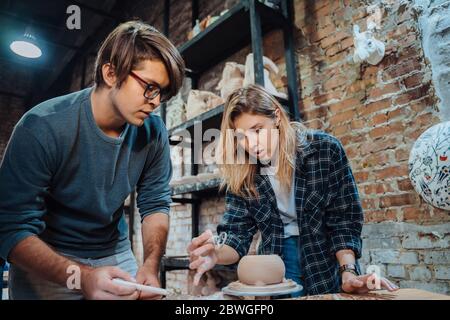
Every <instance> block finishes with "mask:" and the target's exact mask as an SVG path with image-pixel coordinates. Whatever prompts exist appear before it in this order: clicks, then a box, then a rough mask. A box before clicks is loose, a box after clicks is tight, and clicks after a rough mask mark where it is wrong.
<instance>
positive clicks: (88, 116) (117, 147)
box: [0, 88, 172, 260]
mask: <svg viewBox="0 0 450 320" xmlns="http://www.w3.org/2000/svg"><path fill="white" fill-rule="evenodd" d="M91 92H92V88H88V89H85V90H82V91H79V92H75V93H72V94H69V95H66V96H62V97H57V98H54V99H51V100H48V101H45V102H43V103H41V104H39V105H37V106H35V107H34V108H32V109H31V110H30V111H28V112H27V113H26V114H25V115H24V116H23V117H22V119H21V120H20V121H19V122H18V123H17V125H16V126H15V128H14V131H13V133H12V136H11V138H10V141H9V142H8V145H7V148H6V151H5V154H4V158H3V161H2V163H1V165H0V258H3V259H5V260H6V259H7V258H8V255H9V253H10V251H11V249H12V248H13V247H14V246H15V245H16V244H17V243H18V242H19V241H21V240H23V239H24V238H26V237H29V236H32V235H37V236H39V238H40V239H42V240H43V241H45V242H46V243H47V244H48V245H50V246H51V247H53V248H54V249H56V250H57V251H60V252H62V253H67V254H71V255H75V256H78V257H81V258H99V257H104V256H108V255H112V254H115V253H120V252H122V251H125V250H127V249H128V248H129V247H130V242H129V240H128V227H127V223H126V221H125V218H124V210H123V202H124V200H125V199H126V197H127V196H128V194H129V193H130V192H131V191H132V190H133V189H134V188H135V187H137V194H138V195H137V206H138V209H139V213H140V215H141V218H142V219H143V218H144V217H145V216H147V215H150V214H152V213H155V212H162V213H166V214H168V213H169V205H170V202H171V197H170V188H169V181H170V178H171V176H172V166H171V161H170V150H169V143H168V135H167V130H166V128H165V126H164V123H163V122H162V120H161V118H160V117H158V116H155V115H150V116H149V117H148V118H147V119H146V120H145V123H144V124H143V125H142V126H141V127H136V126H132V125H128V124H127V125H126V127H125V129H124V131H123V132H122V134H121V136H120V137H119V138H112V137H109V136H107V135H105V134H104V133H103V131H101V129H100V128H99V127H98V126H97V124H96V123H95V120H94V116H93V113H92V106H91V102H90V94H91Z"/></svg>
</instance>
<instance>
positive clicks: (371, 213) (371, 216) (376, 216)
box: [364, 210, 385, 223]
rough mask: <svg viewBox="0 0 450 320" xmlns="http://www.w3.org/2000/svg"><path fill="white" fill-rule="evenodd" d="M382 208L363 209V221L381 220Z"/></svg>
mask: <svg viewBox="0 0 450 320" xmlns="http://www.w3.org/2000/svg"><path fill="white" fill-rule="evenodd" d="M384 220H385V218H384V210H365V211H364V222H365V223H378V222H383V221H384Z"/></svg>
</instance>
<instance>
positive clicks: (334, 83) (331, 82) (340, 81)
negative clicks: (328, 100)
mask: <svg viewBox="0 0 450 320" xmlns="http://www.w3.org/2000/svg"><path fill="white" fill-rule="evenodd" d="M346 82H347V78H346V77H344V76H342V75H337V76H334V77H332V78H331V79H328V80H327V81H325V82H324V84H323V89H324V90H325V91H329V90H332V89H334V88H337V87H340V86H342V85H344V84H345V83H346Z"/></svg>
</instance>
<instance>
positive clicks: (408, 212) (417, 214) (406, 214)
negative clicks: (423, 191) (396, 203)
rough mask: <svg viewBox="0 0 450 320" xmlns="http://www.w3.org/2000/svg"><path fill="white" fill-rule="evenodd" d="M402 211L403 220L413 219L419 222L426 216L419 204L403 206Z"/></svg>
mask: <svg viewBox="0 0 450 320" xmlns="http://www.w3.org/2000/svg"><path fill="white" fill-rule="evenodd" d="M402 213H403V220H405V221H411V220H413V221H416V222H418V221H419V220H420V218H422V217H423V216H424V211H423V209H421V208H418V207H417V206H414V207H405V208H402Z"/></svg>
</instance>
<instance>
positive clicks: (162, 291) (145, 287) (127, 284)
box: [112, 278, 170, 296]
mask: <svg viewBox="0 0 450 320" xmlns="http://www.w3.org/2000/svg"><path fill="white" fill-rule="evenodd" d="M112 281H113V282H114V283H116V284H118V285H121V286H125V287H129V288H135V289H136V290H139V291H143V292H148V293H154V294H159V295H162V296H167V295H169V294H170V292H169V291H168V290H166V289H161V288H157V287H152V286H148V285H143V284H139V283H134V282H130V281H125V280H122V279H118V278H115V279H113V280H112Z"/></svg>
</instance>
